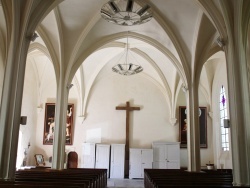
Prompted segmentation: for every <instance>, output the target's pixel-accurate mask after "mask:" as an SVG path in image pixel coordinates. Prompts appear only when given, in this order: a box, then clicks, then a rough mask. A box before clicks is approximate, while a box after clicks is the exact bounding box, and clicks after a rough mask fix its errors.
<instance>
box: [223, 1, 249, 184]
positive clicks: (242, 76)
mask: <svg viewBox="0 0 250 188" xmlns="http://www.w3.org/2000/svg"><path fill="white" fill-rule="evenodd" d="M220 3H221V7H222V11H223V16H224V18H225V21H226V26H227V32H228V36H227V39H225V41H224V44H225V45H224V47H223V48H224V51H225V54H226V60H227V75H228V89H229V107H230V108H229V111H230V130H231V140H232V142H231V148H230V150H231V152H232V162H233V176H234V177H233V179H234V182H233V184H234V185H236V186H250V160H249V157H250V126H249V122H250V116H249V114H250V87H249V80H250V72H249V67H248V64H247V60H246V42H247V29H248V24H249V23H248V22H247V20H248V19H247V18H248V17H249V11H248V10H249V8H250V4H249V1H243V0H238V1H234V2H233V5H232V7H230V5H228V4H227V2H226V1H220ZM222 40H223V39H222Z"/></svg>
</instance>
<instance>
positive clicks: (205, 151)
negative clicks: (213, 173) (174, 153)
mask: <svg viewBox="0 0 250 188" xmlns="http://www.w3.org/2000/svg"><path fill="white" fill-rule="evenodd" d="M179 106H186V99H185V95H184V93H183V91H182V90H180V92H179V94H178V99H177V113H176V114H177V115H176V117H177V119H178V122H177V127H178V130H179ZM199 106H202V107H207V113H208V112H209V104H208V102H207V101H206V99H205V97H204V95H203V94H202V92H200V91H199ZM200 155H201V166H206V164H207V163H208V162H209V161H210V162H211V163H212V162H213V161H214V156H213V129H212V120H211V118H210V117H209V116H207V148H201V150H200ZM180 156H181V167H184V168H187V166H188V153H187V149H186V148H181V155H180Z"/></svg>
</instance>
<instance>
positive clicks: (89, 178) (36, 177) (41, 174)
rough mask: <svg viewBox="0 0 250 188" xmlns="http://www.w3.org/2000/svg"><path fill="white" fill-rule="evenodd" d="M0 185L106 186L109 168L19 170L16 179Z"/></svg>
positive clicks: (70, 187)
mask: <svg viewBox="0 0 250 188" xmlns="http://www.w3.org/2000/svg"><path fill="white" fill-rule="evenodd" d="M0 187H3V188H5V187H8V188H12V187H28V188H29V187H36V188H37V187H38V188H40V187H65V188H80V187H81V188H105V187H107V169H64V170H53V169H39V170H35V169H25V170H19V171H16V174H15V181H13V182H8V181H0Z"/></svg>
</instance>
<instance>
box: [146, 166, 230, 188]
mask: <svg viewBox="0 0 250 188" xmlns="http://www.w3.org/2000/svg"><path fill="white" fill-rule="evenodd" d="M232 182H233V177H232V171H228V172H226V171H214V172H212V171H209V172H206V171H204V172H187V171H184V170H176V169H172V170H171V169H145V170H144V186H145V188H161V187H162V188H163V187H233V185H232Z"/></svg>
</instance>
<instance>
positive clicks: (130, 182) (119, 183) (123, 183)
mask: <svg viewBox="0 0 250 188" xmlns="http://www.w3.org/2000/svg"><path fill="white" fill-rule="evenodd" d="M118 187H119V188H125V187H126V188H135V187H136V188H142V187H144V182H143V179H112V178H111V179H108V188H118Z"/></svg>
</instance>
